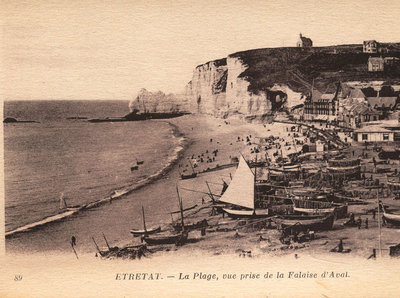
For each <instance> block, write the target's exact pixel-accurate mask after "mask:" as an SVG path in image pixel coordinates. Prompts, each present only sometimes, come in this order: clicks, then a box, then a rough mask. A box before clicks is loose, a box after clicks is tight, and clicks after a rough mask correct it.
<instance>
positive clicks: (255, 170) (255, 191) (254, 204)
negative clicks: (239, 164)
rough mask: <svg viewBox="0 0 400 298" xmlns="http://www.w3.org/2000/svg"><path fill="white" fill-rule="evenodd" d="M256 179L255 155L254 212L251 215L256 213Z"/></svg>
mask: <svg viewBox="0 0 400 298" xmlns="http://www.w3.org/2000/svg"><path fill="white" fill-rule="evenodd" d="M256 178H257V155H256V163H255V167H254V210H253V214H255V213H256V196H257V190H256V181H257V180H256Z"/></svg>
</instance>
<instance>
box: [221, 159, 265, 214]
mask: <svg viewBox="0 0 400 298" xmlns="http://www.w3.org/2000/svg"><path fill="white" fill-rule="evenodd" d="M255 175H256V174H255V173H253V172H252V171H251V169H250V166H249V164H248V163H247V161H246V160H245V159H244V158H243V156H240V159H239V164H238V167H237V170H236V172H235V175H234V176H233V179H232V181H231V183H230V184H229V186H228V187H227V188H226V190H225V192H224V193H223V195H222V196H221V198H220V199H219V202H223V203H228V204H231V205H234V206H235V207H237V208H222V210H223V211H224V212H226V213H227V214H228V216H230V217H233V218H240V217H267V216H269V212H268V209H257V208H256V205H255V197H256V193H255V182H256V176H255Z"/></svg>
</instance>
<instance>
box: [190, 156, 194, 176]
mask: <svg viewBox="0 0 400 298" xmlns="http://www.w3.org/2000/svg"><path fill="white" fill-rule="evenodd" d="M189 164H190V167H191V168H192V173H194V168H193V165H192V162H191V161H190V159H189Z"/></svg>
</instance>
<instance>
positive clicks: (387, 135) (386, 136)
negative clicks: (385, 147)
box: [383, 133, 389, 141]
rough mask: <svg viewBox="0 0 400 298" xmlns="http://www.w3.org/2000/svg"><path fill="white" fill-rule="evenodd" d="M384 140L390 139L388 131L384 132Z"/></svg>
mask: <svg viewBox="0 0 400 298" xmlns="http://www.w3.org/2000/svg"><path fill="white" fill-rule="evenodd" d="M383 140H384V141H388V140H389V134H388V133H384V134H383Z"/></svg>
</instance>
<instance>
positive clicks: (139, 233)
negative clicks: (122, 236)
mask: <svg viewBox="0 0 400 298" xmlns="http://www.w3.org/2000/svg"><path fill="white" fill-rule="evenodd" d="M142 218H143V230H138V229H133V230H130V232H131V234H132V235H133V236H134V237H139V236H142V235H149V234H154V233H158V232H160V231H161V227H160V226H158V227H153V228H150V229H147V228H146V219H145V217H144V208H143V206H142Z"/></svg>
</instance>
